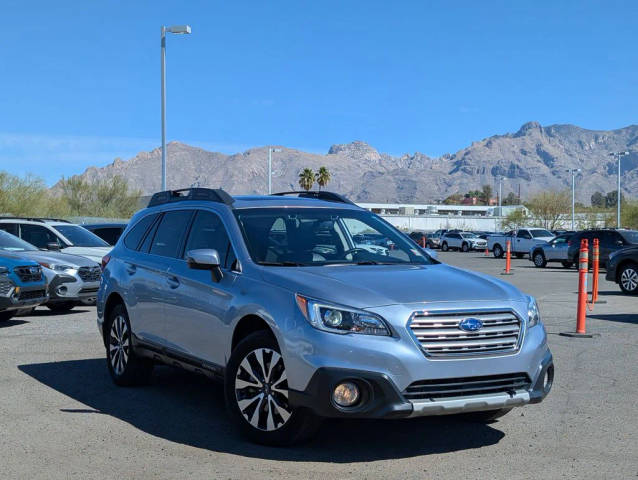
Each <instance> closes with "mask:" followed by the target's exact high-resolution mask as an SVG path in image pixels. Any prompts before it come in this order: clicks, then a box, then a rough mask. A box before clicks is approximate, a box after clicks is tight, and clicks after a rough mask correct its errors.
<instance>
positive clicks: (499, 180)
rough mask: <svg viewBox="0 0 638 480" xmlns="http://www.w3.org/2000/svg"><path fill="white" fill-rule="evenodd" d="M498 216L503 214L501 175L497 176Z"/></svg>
mask: <svg viewBox="0 0 638 480" xmlns="http://www.w3.org/2000/svg"><path fill="white" fill-rule="evenodd" d="M498 216H499V217H502V216H503V177H502V176H499V177H498Z"/></svg>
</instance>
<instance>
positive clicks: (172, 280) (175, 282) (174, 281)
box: [166, 277, 179, 288]
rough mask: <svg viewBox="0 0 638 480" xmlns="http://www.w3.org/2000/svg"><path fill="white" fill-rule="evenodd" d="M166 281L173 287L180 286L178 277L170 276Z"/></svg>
mask: <svg viewBox="0 0 638 480" xmlns="http://www.w3.org/2000/svg"><path fill="white" fill-rule="evenodd" d="M166 283H168V286H169V287H171V288H177V287H179V280H178V279H177V277H168V278H167V279H166Z"/></svg>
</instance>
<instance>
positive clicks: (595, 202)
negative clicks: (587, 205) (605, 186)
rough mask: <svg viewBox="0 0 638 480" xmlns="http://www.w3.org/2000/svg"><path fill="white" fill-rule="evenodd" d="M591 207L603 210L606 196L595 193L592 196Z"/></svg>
mask: <svg viewBox="0 0 638 480" xmlns="http://www.w3.org/2000/svg"><path fill="white" fill-rule="evenodd" d="M591 206H592V207H598V208H602V207H604V206H605V196H604V195H603V194H602V193H600V192H594V194H593V195H592V196H591Z"/></svg>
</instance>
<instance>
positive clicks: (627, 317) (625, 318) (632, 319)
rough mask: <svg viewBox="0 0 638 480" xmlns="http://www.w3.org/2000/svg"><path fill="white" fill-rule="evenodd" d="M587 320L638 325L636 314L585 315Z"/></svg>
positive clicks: (637, 315)
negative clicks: (593, 319)
mask: <svg viewBox="0 0 638 480" xmlns="http://www.w3.org/2000/svg"><path fill="white" fill-rule="evenodd" d="M587 318H595V319H596V320H604V321H607V322H618V323H633V324H635V325H638V313H600V314H594V315H591V314H590V315H587Z"/></svg>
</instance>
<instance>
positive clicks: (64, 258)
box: [20, 250, 101, 267]
mask: <svg viewBox="0 0 638 480" xmlns="http://www.w3.org/2000/svg"><path fill="white" fill-rule="evenodd" d="M20 254H21V255H22V256H24V257H25V258H30V259H31V260H34V261H36V262H38V263H40V262H44V263H49V264H54V263H58V264H64V265H70V266H72V267H95V266H96V264H98V265H99V263H98V262H96V261H94V260H90V259H89V258H87V257H82V256H80V255H71V254H68V253H62V252H50V251H39V250H33V251H29V252H20ZM100 260H101V258H100Z"/></svg>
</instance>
